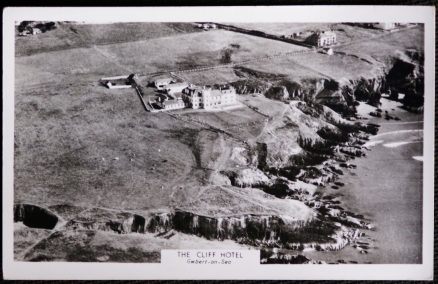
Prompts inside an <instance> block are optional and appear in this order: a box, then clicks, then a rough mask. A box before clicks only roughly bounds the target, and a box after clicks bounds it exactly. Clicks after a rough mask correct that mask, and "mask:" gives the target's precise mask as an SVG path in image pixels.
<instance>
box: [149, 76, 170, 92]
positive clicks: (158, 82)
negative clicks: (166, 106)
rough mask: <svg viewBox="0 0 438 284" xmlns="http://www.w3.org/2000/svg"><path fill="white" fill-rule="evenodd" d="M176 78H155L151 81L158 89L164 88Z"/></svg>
mask: <svg viewBox="0 0 438 284" xmlns="http://www.w3.org/2000/svg"><path fill="white" fill-rule="evenodd" d="M175 82H176V80H175V79H173V78H161V79H156V80H155V81H154V82H153V85H154V86H155V88H157V89H158V90H164V89H165V88H166V86H167V85H169V84H172V83H175Z"/></svg>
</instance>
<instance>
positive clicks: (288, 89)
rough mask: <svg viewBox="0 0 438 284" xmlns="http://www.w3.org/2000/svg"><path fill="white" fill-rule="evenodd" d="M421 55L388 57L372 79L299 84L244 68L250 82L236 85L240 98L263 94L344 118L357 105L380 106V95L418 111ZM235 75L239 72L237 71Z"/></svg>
mask: <svg viewBox="0 0 438 284" xmlns="http://www.w3.org/2000/svg"><path fill="white" fill-rule="evenodd" d="M423 62H424V55H423V54H422V53H421V52H418V51H415V50H406V51H405V52H398V53H397V54H396V56H394V57H390V58H388V59H387V60H386V62H385V64H384V65H382V67H381V68H380V69H379V70H380V71H378V72H376V73H375V74H374V76H371V77H370V76H369V75H367V77H361V78H359V79H349V78H342V79H339V80H335V79H327V78H325V79H324V78H322V79H315V78H304V79H300V80H299V81H294V80H290V79H288V78H287V77H286V76H282V75H275V74H269V76H264V75H265V73H263V72H259V71H255V70H251V69H249V68H245V69H243V70H245V72H246V73H245V75H247V76H250V77H251V80H247V81H239V82H236V83H235V85H236V86H237V91H238V92H239V93H241V94H246V93H250V92H251V91H255V92H261V93H264V94H265V96H266V97H268V98H270V99H273V100H280V101H290V100H303V101H306V102H313V103H319V104H323V105H326V106H328V107H330V108H331V109H333V110H335V111H336V112H338V113H341V114H343V115H347V116H352V115H354V114H355V113H356V109H355V107H356V106H357V101H363V102H367V103H369V104H370V105H373V106H379V104H380V98H381V94H383V93H386V94H389V95H390V98H392V99H398V97H399V96H398V95H399V94H403V95H404V98H403V99H402V102H403V103H404V105H405V106H406V107H408V108H418V107H421V106H422V105H423V103H424V70H423ZM236 72H242V69H241V68H240V69H238V71H236Z"/></svg>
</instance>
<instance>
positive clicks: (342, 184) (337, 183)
mask: <svg viewBox="0 0 438 284" xmlns="http://www.w3.org/2000/svg"><path fill="white" fill-rule="evenodd" d="M335 184H336V185H337V186H344V185H345V183H343V182H340V181H335Z"/></svg>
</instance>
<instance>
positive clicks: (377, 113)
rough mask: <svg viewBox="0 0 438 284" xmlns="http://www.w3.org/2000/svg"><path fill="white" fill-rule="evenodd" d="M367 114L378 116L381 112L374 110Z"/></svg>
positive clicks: (380, 115)
mask: <svg viewBox="0 0 438 284" xmlns="http://www.w3.org/2000/svg"><path fill="white" fill-rule="evenodd" d="M369 115H371V116H374V117H379V118H380V117H382V114H381V113H380V112H374V111H372V112H370V113H369Z"/></svg>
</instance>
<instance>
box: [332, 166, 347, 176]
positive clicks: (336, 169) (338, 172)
mask: <svg viewBox="0 0 438 284" xmlns="http://www.w3.org/2000/svg"><path fill="white" fill-rule="evenodd" d="M329 169H330V170H331V171H333V172H334V173H337V174H338V175H343V174H344V172H343V171H342V170H341V169H339V168H337V167H335V166H329Z"/></svg>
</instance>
